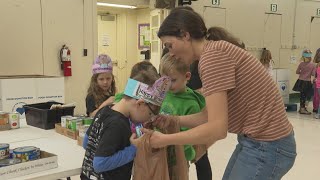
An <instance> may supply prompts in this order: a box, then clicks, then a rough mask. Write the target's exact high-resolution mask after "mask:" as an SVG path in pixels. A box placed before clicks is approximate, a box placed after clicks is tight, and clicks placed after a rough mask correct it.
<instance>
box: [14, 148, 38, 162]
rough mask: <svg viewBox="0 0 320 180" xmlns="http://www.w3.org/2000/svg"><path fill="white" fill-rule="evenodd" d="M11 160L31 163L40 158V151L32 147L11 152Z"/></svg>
mask: <svg viewBox="0 0 320 180" xmlns="http://www.w3.org/2000/svg"><path fill="white" fill-rule="evenodd" d="M13 158H17V159H20V160H21V161H22V162H26V161H32V160H36V159H39V158H40V149H39V148H36V147H33V146H25V147H20V148H16V149H14V150H13Z"/></svg>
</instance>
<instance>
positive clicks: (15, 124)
mask: <svg viewBox="0 0 320 180" xmlns="http://www.w3.org/2000/svg"><path fill="white" fill-rule="evenodd" d="M9 123H10V127H11V129H18V128H20V115H19V113H18V112H13V113H9Z"/></svg>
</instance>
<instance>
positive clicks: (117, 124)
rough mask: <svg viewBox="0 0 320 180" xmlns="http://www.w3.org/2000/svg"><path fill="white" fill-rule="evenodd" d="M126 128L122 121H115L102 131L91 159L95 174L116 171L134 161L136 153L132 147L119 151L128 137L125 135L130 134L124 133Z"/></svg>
mask: <svg viewBox="0 0 320 180" xmlns="http://www.w3.org/2000/svg"><path fill="white" fill-rule="evenodd" d="M127 128H128V127H126V126H125V125H124V123H123V121H122V120H117V121H113V122H112V124H110V125H109V126H108V127H107V128H105V129H104V133H103V135H102V137H101V139H100V142H99V145H98V147H97V150H96V153H95V156H94V158H93V168H94V170H95V171H96V172H104V171H110V170H113V169H116V168H118V167H120V166H123V165H125V164H127V163H129V162H131V161H132V160H133V159H134V157H135V155H136V151H137V150H136V147H135V146H134V145H130V146H128V147H125V148H124V149H122V150H119V149H121V147H123V143H124V142H123V141H124V139H125V138H126V136H127V135H129V134H127V133H131V132H127V131H126V130H127ZM126 134H127V135H126ZM128 140H129V137H128Z"/></svg>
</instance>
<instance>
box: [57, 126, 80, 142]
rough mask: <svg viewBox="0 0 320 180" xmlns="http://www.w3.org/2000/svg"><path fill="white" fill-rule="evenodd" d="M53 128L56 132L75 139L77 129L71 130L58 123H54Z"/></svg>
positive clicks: (77, 132)
mask: <svg viewBox="0 0 320 180" xmlns="http://www.w3.org/2000/svg"><path fill="white" fill-rule="evenodd" d="M55 130H56V132H57V133H59V134H61V135H64V136H67V137H69V138H71V139H74V140H77V137H78V135H79V131H72V130H71V129H68V128H65V127H62V126H61V124H60V123H57V124H55Z"/></svg>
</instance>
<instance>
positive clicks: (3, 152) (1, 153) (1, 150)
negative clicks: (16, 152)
mask: <svg viewBox="0 0 320 180" xmlns="http://www.w3.org/2000/svg"><path fill="white" fill-rule="evenodd" d="M9 154H10V151H9V144H0V159H7V158H9Z"/></svg>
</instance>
